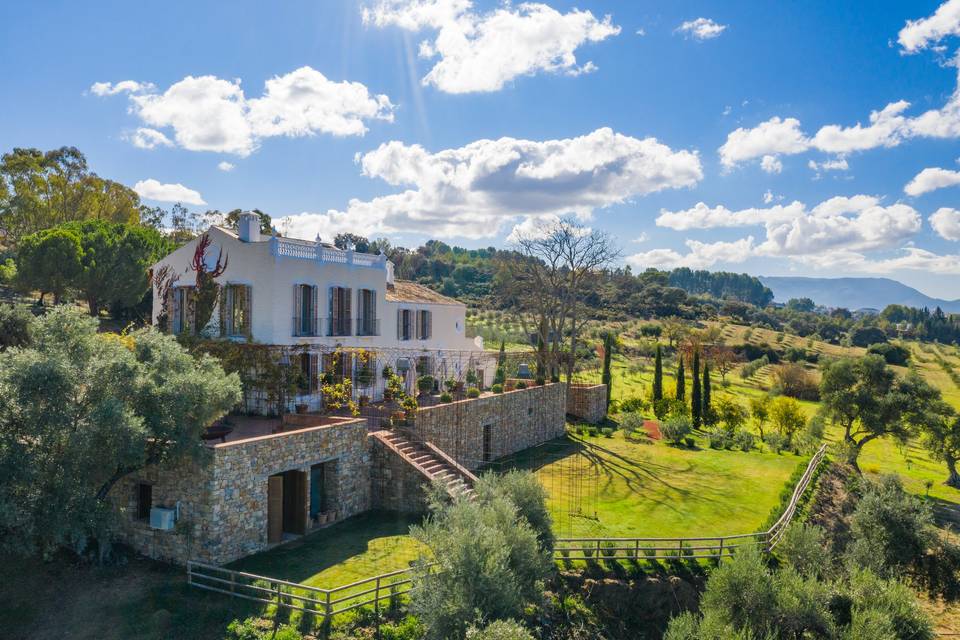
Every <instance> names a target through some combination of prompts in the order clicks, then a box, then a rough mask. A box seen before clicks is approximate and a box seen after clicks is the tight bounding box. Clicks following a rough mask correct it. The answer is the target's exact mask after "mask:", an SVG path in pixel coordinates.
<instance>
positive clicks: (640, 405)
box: [620, 396, 650, 413]
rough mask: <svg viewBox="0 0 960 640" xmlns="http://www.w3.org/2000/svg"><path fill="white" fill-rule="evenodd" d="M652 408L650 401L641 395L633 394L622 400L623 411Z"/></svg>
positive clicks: (632, 411)
mask: <svg viewBox="0 0 960 640" xmlns="http://www.w3.org/2000/svg"><path fill="white" fill-rule="evenodd" d="M649 408H650V403H649V402H647V401H646V400H645V399H643V398H642V397H641V396H633V397H630V398H627V399H626V400H621V401H620V411H621V413H640V412H643V411H646V410H647V409H649Z"/></svg>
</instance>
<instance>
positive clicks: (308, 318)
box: [293, 284, 318, 336]
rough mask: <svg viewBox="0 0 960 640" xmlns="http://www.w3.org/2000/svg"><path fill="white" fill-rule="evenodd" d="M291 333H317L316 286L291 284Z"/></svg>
mask: <svg viewBox="0 0 960 640" xmlns="http://www.w3.org/2000/svg"><path fill="white" fill-rule="evenodd" d="M293 335H295V336H315V335H318V334H317V288H316V287H314V286H311V285H309V284H295V285H293Z"/></svg>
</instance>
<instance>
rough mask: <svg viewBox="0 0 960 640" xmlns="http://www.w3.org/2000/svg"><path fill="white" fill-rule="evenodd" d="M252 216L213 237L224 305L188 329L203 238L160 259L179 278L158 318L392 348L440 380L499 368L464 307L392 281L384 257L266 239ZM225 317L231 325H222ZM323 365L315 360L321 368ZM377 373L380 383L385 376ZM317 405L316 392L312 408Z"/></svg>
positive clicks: (227, 331) (326, 343)
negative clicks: (188, 302) (470, 332)
mask: <svg viewBox="0 0 960 640" xmlns="http://www.w3.org/2000/svg"><path fill="white" fill-rule="evenodd" d="M248 216H249V218H248ZM252 218H256V216H254V215H252V214H243V215H242V216H241V221H240V231H241V232H240V234H236V233H234V232H233V231H230V230H227V229H224V228H221V227H211V228H210V229H209V230H208V231H207V233H206V235H207V236H208V237H209V239H210V242H211V244H210V246H209V247H208V248H207V251H206V252H205V255H206V263H207V264H208V266H209V267H212V266H213V264H214V263H215V262H216V260H217V257H218V256H220V255H222V259H223V261H225V262H226V265H227V266H226V269H224V271H223V273H222V275H220V276H218V277H217V278H216V282H217V283H218V284H219V285H221V287H223V291H224V295H222V296H221V301H222V302H221V304H220V305H219V306H223V305H224V302H225V305H226V307H225V309H224V310H220V309H218V310H217V311H215V312H214V314H213V319H212V321H211V323H210V324H208V325H207V327H206V328H202V327H193V326H190V325H191V322H193V321H192V319H191V318H189V317H188V314H186V313H185V312H182V311H181V309H182V307H181V305H180V304H178V301H180V300H185V299H186V297H185V296H184V292H186V291H190V289H189V287H192V286H193V285H195V282H196V272H195V271H194V270H193V268H192V261H193V259H194V254H195V252H196V247H197V244H198V243H199V242H200V239H201V238H202V237H203V236H201V238H197V239H194V240H192V241H191V242H189V243H187V244H186V245H184V246H182V247H180V248H178V249H177V250H176V251H174V252H173V253H171V254H169V255H168V256H166V257H165V258H163V259H162V260H160V261H159V262H157V263H156V264H155V265H153V270H154V273H158V272H159V270H160V269H162V268H163V267H164V266H165V265H166V266H167V267H168V268H169V270H170V272H171V273H172V274H173V276H174V278H175V280H174V282H173V284H172V286H171V294H172V296H171V297H172V299H171V300H167V301H164V300H162V299H161V291H159V290H158V289H157V287H156V286H155V288H154V299H153V319H154V323H156V322H157V320H158V317H159V316H160V315H161V314H162V313H163V312H164V311H165V310H166V311H167V313H168V314H169V315H170V316H171V317H170V319H169V323H170V327H171V328H172V330H173V332H174V333H180V332H181V331H187V332H199V333H201V334H202V335H208V336H209V337H214V338H216V337H222V338H226V339H233V340H249V341H252V342H257V343H260V344H267V345H287V346H292V345H299V346H301V347H306V348H307V349H306V350H307V351H310V350H312V348H313V347H315V348H316V353H318V354H320V353H322V352H330V351H333V350H335V349H336V348H337V347H343V348H361V349H368V350H371V351H374V352H377V351H383V352H387V351H389V352H390V353H391V357H392V358H393V359H394V360H395V359H396V358H397V357H398V354H399V356H401V357H403V356H407V357H409V358H410V359H412V360H416V359H417V358H421V357H424V356H425V357H427V358H429V359H430V362H431V363H432V364H433V366H434V368H435V371H431V372H430V373H432V374H433V375H434V376H437V377H449V378H459V379H462V377H461V376H462V375H463V373H464V371H465V369H466V368H468V367H469V368H471V369H474V370H475V369H481V370H483V372H484V378H485V380H483V381H481V384H489V382H490V380H491V379H492V376H493V371H492V367H491V366H486V370H484V365H483V364H481V363H483V362H486V359H487V357H486V356H485V355H484V352H483V342H482V339H480V338H476V339H470V338H467V337H466V306H465V305H463V304H462V303H460V302H457V301H456V300H453V299H451V298H447V297H445V296H441V295H439V294H437V293H436V292H433V291H431V290H429V289H427V288H425V287H423V286H422V285H418V284H415V283H411V282H405V281H395V280H394V278H393V264H392V263H391V262H390V261H389V260H387V259H386V257H385V256H383V255H370V254H362V253H355V252H353V251H344V250H340V249H337V248H335V247H332V246H330V245H328V244H323V243H320V242H311V241H305V240H295V239H288V238H277V237H266V236H260V234H259V228H258V225H259V220H258V219H257V220H256V223H255V224H254V220H252ZM231 285H235V286H231ZM234 307H236V313H237V315H234V313H233V311H232V309H233V308H234ZM241 307H242V308H241ZM224 319H226V322H225V324H226V327H221V323H223V322H224ZM234 324H235V325H236V327H234V326H233V325H234ZM234 328H235V329H236V330H233V329H234ZM322 366H323V365H322V358H318V364H315V365H314V367H315V369H317V368H319V369H320V370H322ZM377 370H378V371H379V368H378V369H377ZM376 378H377V380H378V382H382V381H381V380H380V378H381V376H380V375H377V376H376ZM375 387H376V389H371V390H370V391H371V393H368V394H366V395H370V396H371V397H373V398H377V397H379V395H380V393H381V392H382V384H376V385H375ZM310 395H311V396H312V395H316V394H310ZM317 402H318V399H316V398H314V399H312V400H310V401H308V404H311V405H315V404H316V403H317ZM314 408H315V407H314Z"/></svg>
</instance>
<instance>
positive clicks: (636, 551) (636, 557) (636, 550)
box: [633, 538, 640, 560]
mask: <svg viewBox="0 0 960 640" xmlns="http://www.w3.org/2000/svg"><path fill="white" fill-rule="evenodd" d="M633 559H634V560H639V559H640V538H637V539H636V540H634V541H633Z"/></svg>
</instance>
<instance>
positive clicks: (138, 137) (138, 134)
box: [126, 127, 173, 149]
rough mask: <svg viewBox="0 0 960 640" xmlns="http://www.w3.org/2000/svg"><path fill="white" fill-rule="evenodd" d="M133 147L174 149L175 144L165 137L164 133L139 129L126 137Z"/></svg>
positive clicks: (145, 128) (147, 128) (146, 128)
mask: <svg viewBox="0 0 960 640" xmlns="http://www.w3.org/2000/svg"><path fill="white" fill-rule="evenodd" d="M126 138H127V140H129V141H130V143H131V144H133V146H135V147H138V148H140V149H155V148H157V147H172V146H173V142H171V141H170V138H168V137H167V136H165V135H163V132H162V131H157V130H156V129H150V128H149V127H137V129H136V130H134V131H133V132H132V133H130V134H128V135H127V136H126Z"/></svg>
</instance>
